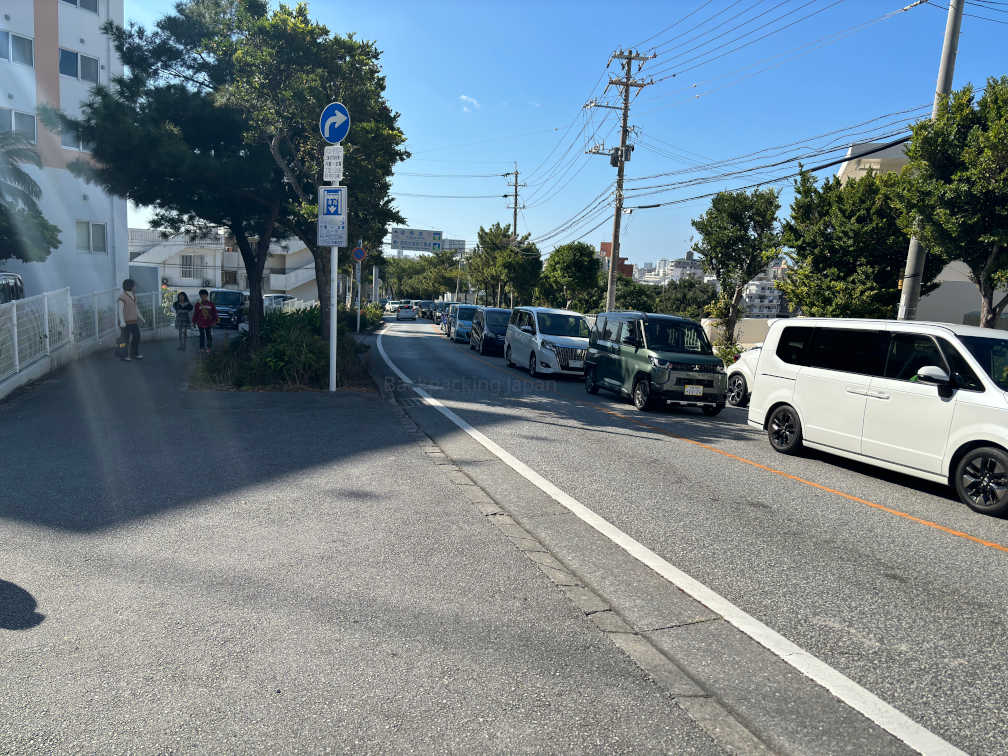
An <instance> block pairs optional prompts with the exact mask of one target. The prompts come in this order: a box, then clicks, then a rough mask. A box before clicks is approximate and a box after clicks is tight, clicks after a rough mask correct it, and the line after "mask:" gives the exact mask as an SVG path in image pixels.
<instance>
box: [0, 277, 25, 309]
mask: <svg viewBox="0 0 1008 756" xmlns="http://www.w3.org/2000/svg"><path fill="white" fill-rule="evenodd" d="M24 295H25V291H24V281H23V280H22V279H21V276H19V275H18V274H17V273H0V304H7V303H8V302H13V301H14V300H15V299H24Z"/></svg>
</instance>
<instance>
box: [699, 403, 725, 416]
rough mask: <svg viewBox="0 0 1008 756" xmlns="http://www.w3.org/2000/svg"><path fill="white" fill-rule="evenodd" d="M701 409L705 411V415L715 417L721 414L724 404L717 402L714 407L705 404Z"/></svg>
mask: <svg viewBox="0 0 1008 756" xmlns="http://www.w3.org/2000/svg"><path fill="white" fill-rule="evenodd" d="M700 409H702V410H703V413H704V414H705V415H707V417H715V416H717V415H720V414H721V410H723V409H724V405H723V404H715V405H714V406H713V407H711V406H707V405H705V406H703V407H701V408H700Z"/></svg>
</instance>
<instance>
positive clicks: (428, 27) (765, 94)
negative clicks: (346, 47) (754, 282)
mask: <svg viewBox="0 0 1008 756" xmlns="http://www.w3.org/2000/svg"><path fill="white" fill-rule="evenodd" d="M907 1H908V0H893V2H887V0H671V1H668V0H666V2H625V3H613V2H593V1H587V2H586V1H583V0H582V1H580V2H571V1H568V0H558V1H552V2H530V1H527V0H515V1H512V2H507V3H502V2H493V1H487V2H471V1H470V2H454V1H451V2H449V1H444V2H426V3H416V2H412V3H411V2H400V1H399V0H385V1H383V2H356V3H352V2H342V1H340V2H337V1H336V0H315V1H314V2H312V3H310V4H309V5H310V9H311V12H312V15H314V16H315V17H316V18H317V19H319V20H320V21H322V22H323V23H325V24H326V25H327V26H328V27H329V28H330V29H331V30H332V31H334V32H338V33H341V34H343V33H348V32H351V31H352V32H356V33H357V35H358V36H359V37H363V38H368V39H373V40H376V41H377V43H378V45H379V47H380V49H382V50H383V51H384V54H383V65H384V71H385V74H386V76H387V79H388V89H387V97H388V100H389V102H390V103H391V105H392V107H393V108H394V109H396V110H398V111H399V112H401V113H402V118H401V121H400V123H401V125H402V128H403V130H404V132H405V133H406V135H407V137H408V148H409V149H410V150H411V151H412V152H413V158H412V159H410V160H409V161H407V162H406V163H403V164H401V165H400V167H399V168H398V170H397V176H396V178H395V180H394V183H393V189H394V191H393V194H396V195H397V196H398V200H397V206H398V207H399V208H400V210H401V211H402V212H403V214H404V215H405V216H406V218H407V221H408V224H409V225H410V226H412V227H414V228H425V229H440V230H442V231H444V233H445V236H446V237H448V238H461V239H466V240H467V241H469V242H474V241H475V238H476V231H477V230H478V228H479V226H480V225H484V226H486V225H490V224H491V223H494V222H495V221H500V222H502V223H510V221H511V212H510V211H509V210H508V209H507V204H508V202H507V200H505V199H503V198H501V197H500V196H499V195H503V194H505V193H506V192H507V191H508V189H507V185H506V179H505V178H503V177H502V176H500V175H497V174H502V173H504V172H507V171H510V170H513V166H514V163H515V162H517V164H518V169H519V171H520V172H521V181H522V183H524V182H525V181H526V180H527V181H528V183H529V186H528V187H527V188H523V189H521V190H520V191H521V195H520V197H521V198H523V199H522V200H521V201H522V202H525V203H526V204H527V205H528V207H527V209H526V210H524V211H523V213H522V214H521V215H519V221H518V227H519V231H520V232H521V233H525V232H528V233H531V234H532V236H533V238H536V237H542V236H544V235H545V234H546V233H547V232H550V231H552V230H554V229H556V228H558V227H562V226H563V225H564V224H565V223H566V222H567V221H568V220H570V219H572V218H574V217H575V216H577V214H578V213H579V212H580V211H581V210H582V209H583V208H585V207H586V206H589V204H590V202H591V200H592V199H593V198H595V197H596V196H597V195H599V194H600V193H602V192H604V190H605V189H606V187H607V186H608V185H609V183H610V182H612V181H613V180H614V179H615V173H616V171H615V169H614V168H611V167H610V166H609V161H608V159H607V158H605V157H600V156H589V155H585V154H584V150H585V146H586V143H588V142H589V141H590V142H591V143H595V142H599V141H602V139H603V137H604V138H605V143H606V145H609V144H611V143H612V142H613V138H615V140H616V142H617V143H618V139H619V134H618V130H616V128H615V125H616V115H617V114H616V112H615V111H608V110H602V109H595V110H593V111H591V110H583V109H582V105H584V103H585V101H586V100H587V99H588V98H589V96H590V95H591V94H593V93H594V94H595V96H596V97H598V98H599V99H600V100H603V101H606V102H615V101H616V99H615V96H614V95H613V92H612V90H610V92H609V94H608V95H606V96H605V97H604V98H603V97H602V96H601V86H599V87H598V88H595V89H593V87H594V85H595V84H596V82H597V81H598V80H599V78H600V76H601V75H602V74H603V71H604V69H605V65H606V62H607V60H608V58H609V55H610V54H611V53H612V52H613V51H614V50H615V49H617V48H620V47H622V48H629V47H631V46H638V45H639V48H640V49H641V50H647V49H649V48H652V47H655V46H657V50H656V52H657V53H660V55H659V57H658V58H656V59H655V60H653V61H649V62H647V63H646V64H645V65H644V67H643V70H642V71H641V72H640V73H639V74H637V75H638V76H640V77H642V78H647V77H648V76H649V75H650V76H653V77H654V78H655V79H661V78H663V77H670V75H671V74H676V75H675V76H674V77H670V78H665V80H663V81H658V82H657V83H655V84H654V85H652V86H649V87H647V88H645V89H644V90H643V91H642V92H641V94H640V95H639V96H638V97H637V98H636V99H635V101H634V102H633V106H632V109H631V117H630V122H631V124H632V125H634V126H636V127H637V128H638V130H639V133H638V135H637V137H636V138H635V140H634V141H636V142H637V147H636V149H635V151H634V153H633V157H632V160H631V162H630V163H628V166H627V176H628V178H631V179H634V178H637V179H640V177H643V176H649V175H655V174H665V173H668V172H670V171H682V170H684V169H692V170H694V171H696V172H695V173H693V174H673V175H671V176H663V177H660V178H655V179H645V180H638V181H636V182H634V181H628V184H627V185H628V187H629V186H655V185H660V184H664V183H673V182H679V181H682V180H683V179H689V178H692V177H694V176H704V177H707V176H710V175H711V174H719V173H722V172H724V171H726V170H732V169H733V168H735V169H737V168H745V167H751V166H757V165H759V164H760V163H761V162H773V160H772V159H770V158H769V157H767V156H765V155H764V156H760V155H757V156H754V157H752V158H749V159H747V161H746V162H742V163H739V164H737V165H734V166H730V167H728V168H723V167H715V168H708V169H706V170H704V169H700V168H697V165H698V164H705V163H710V162H714V161H720V160H724V159H726V158H730V157H733V156H739V155H745V154H749V153H754V152H757V151H759V150H763V149H765V148H769V147H773V146H776V145H784V144H788V143H792V142H798V141H799V140H803V139H806V138H808V137H813V136H816V135H820V134H825V133H826V132H831V131H834V130H840V129H845V128H846V127H849V126H851V125H853V124H857V123H861V122H865V121H869V119H875V118H878V117H879V116H882V115H884V114H888V113H897V112H898V111H904V110H907V109H910V108H913V107H916V106H921V105H926V106H927V107H925V108H923V109H922V110H917V111H913V112H912V113H909V114H901V115H894V116H891V117H889V118H887V119H883V120H878V121H873V122H872V123H868V124H866V125H865V126H863V127H861V129H860V131H861V136H860V137H858V136H852V134H853V133H854V130H848V131H841V132H840V133H838V134H836V135H834V136H831V137H829V138H822V139H819V140H817V141H815V142H812V143H806V144H804V145H796V146H795V147H792V148H789V149H788V150H785V151H781V152H780V154H779V157H778V158H777V159H781V158H784V157H790V156H792V155H794V154H796V153H795V150H797V149H801V148H803V147H804V148H806V149H808V148H810V147H818V146H823V144H824V142H825V141H827V139H830V140H836V141H835V142H834V145H839V144H841V143H845V141H844V140H846V141H850V140H851V139H852V138H853V139H855V140H856V141H859V140H860V139H862V138H863V137H865V136H875V135H877V134H883V133H886V134H888V133H894V132H896V131H898V130H900V129H901V128H902V125H903V123H905V122H906V121H907V120H908V119H913V118H916V117H920V116H922V115H927V114H929V113H930V102H931V99H932V97H933V92H934V86H935V79H936V76H937V71H938V60H939V55H940V51H941V44H942V36H943V32H944V27H945V17H946V13H945V11H943V10H941V9H939V8H937V7H936V5H937V3H935V2H931V3H928V4H924V5H920V6H918V7H914V8H911V9H909V10H907V11H906V12H903V13H898V14H895V15H894V16H893V17H891V18H888V19H885V20H881V21H877V22H875V23H871V24H869V23H868V22H872V21H875V20H876V19H879V18H880V17H882V16H884V15H886V14H887V13H889V12H891V11H897V10H899V9H900V8H901V7H903V6H904V5H906V3H907ZM984 2H985V4H986V7H984V6H980V5H977V4H976V3H975V2H974V3H968V4H967V13H974V14H978V15H982V16H987V17H989V18H991V19H996V20H993V21H991V20H984V19H979V18H973V17H966V18H964V21H963V28H962V36H961V40H960V46H959V56H958V61H957V65H956V75H955V86H956V87H960V86H962V85H964V84H966V83H967V82H973V83H975V84H977V85H978V86H982V85H983V82H984V81H985V80H986V78H987V77H988V76H1000V75H1002V74H1008V56H1006V54H1005V46H1004V39H1006V38H1008V3H1002V4H999V3H991V2H990V0H984ZM171 7H172V3H171V2H168V1H167V0H152V1H141V0H127V2H126V16H127V18H128V19H133V20H137V21H139V22H142V23H145V24H149V23H151V22H152V21H153V20H154V19H156V18H157V17H159V16H160V15H163V14H164V13H165V12H168V11H169V10H170V9H171ZM690 14H692V15H690ZM687 16H688V17H687ZM806 16H809V17H808V18H804V17H806ZM683 17H687V18H685V19H684V18H683ZM997 21H1002V22H1005V23H998V22H997ZM677 22H678V23H677ZM787 24H793V25H791V26H789V27H787V28H784V27H785V26H786V25H787ZM865 24H867V25H866V26H862V25H865ZM761 26H762V27H763V28H759V27H761ZM733 27H738V28H735V29H734V30H733ZM859 27H860V28H859ZM768 33H772V34H770V36H767V37H766V38H765V39H761V40H758V41H755V40H756V38H758V37H760V36H761V35H764V34H768ZM716 35H723V36H721V37H719V38H715V37H716ZM648 38H651V39H648ZM645 40H647V41H646V42H645ZM733 40H734V41H733ZM642 42H643V44H639V43H642ZM750 43H751V44H750ZM743 45H745V46H744V47H740V46H743ZM733 48H740V49H736V50H734V51H733ZM764 69H768V70H764ZM611 70H613V69H611ZM698 94H699V95H700V96H699V97H698V96H697V95H698ZM351 115H352V114H351ZM589 119H590V120H589ZM568 127H570V129H569V130H568ZM305 128H317V124H305ZM589 137H593V138H592V139H590V140H589ZM774 154H776V153H774ZM835 155H836V153H829V154H827V155H826V156H825V157H819V158H816V157H811V158H810V159H808V160H807V161H806V165H815V164H816V163H817V162H824V161H825V160H828V159H830V158H832V157H834V156H835ZM792 166H793V163H792V164H789V165H782V166H780V167H776V168H768V169H766V170H765V171H764V172H760V173H758V174H756V176H755V177H753V176H752V175H748V174H747V175H742V176H732V177H725V178H723V179H722V180H720V181H717V182H712V183H704V184H703V185H700V186H694V187H688V186H687V187H682V186H680V187H657V189H656V190H649V191H661V193H658V194H653V195H651V196H647V195H646V192H645V191H638V192H636V193H635V192H628V196H629V195H634V194H640V195H642V196H641V198H640V199H637V200H628V204H648V203H652V202H661V201H670V200H677V199H685V198H689V197H692V196H694V195H697V194H702V193H707V192H711V191H717V190H720V189H729V188H734V187H739V186H742V185H745V184H749V183H753V182H755V181H759V180H763V179H766V178H775V177H778V176H781V175H784V174H787V173H790V172H791V170H792ZM833 170H835V169H833ZM411 174H426V175H411ZM459 174H462V175H459ZM477 174H479V175H482V174H494V175H490V176H488V177H474V175H477ZM662 190H664V191H662ZM400 194H401V195H402V196H399V195H400ZM409 195H450V196H451V197H429V196H425V197H419V196H409ZM457 195H493V196H492V197H490V198H485V199H470V198H465V199H463V198H456V196H457ZM524 198H527V199H524ZM709 202H710V200H709V199H698V200H694V201H690V202H686V203H684V204H679V205H671V206H667V207H662V208H657V209H649V210H636V211H635V212H634V213H633V214H631V215H629V216H624V223H623V227H624V233H623V235H622V245H623V249H622V253H623V254H624V255H625V256H627V257H629V259H630V261H631V262H634V263H641V262H646V261H649V260H655V259H657V258H660V257H673V258H674V257H681V256H682V253H683V252H684V251H685V250H686V248H687V247H688V245H689V238H690V236H691V234H692V227H691V226H690V219H691V218H693V217H696V216H698V215H699V214H701V213H702V212H703V211H704V210H705V209H706V207H707V206H708V205H709ZM789 202H790V193H789V191H788V190H787V186H785V187H784V193H783V194H782V204H783V205H784V208H785V211H786V208H787V205H788V203H789ZM605 217H606V216H605V215H604V214H603V211H602V210H601V209H599V210H598V211H597V215H596V214H590V215H589V216H588V217H587V218H585V219H584V222H582V223H579V224H575V225H573V226H572V227H571V228H570V229H567V230H564V231H562V232H560V233H559V234H557V235H555V236H552V237H550V238H549V239H544V240H543V241H542V242H541V243H540V248H541V249H543V250H544V251H546V252H548V251H549V250H551V249H552V247H553V246H554V245H555V244H558V243H563V242H565V241H570V240H572V239H574V238H576V237H578V236H580V235H582V234H584V233H586V232H589V233H587V235H586V236H585V237H584V240H585V241H588V242H590V243H592V244H596V245H597V244H598V242H599V241H601V240H604V239H609V238H610V237H611V233H612V224H611V211H610V212H609V215H608V217H609V219H610V220H609V221H608V222H605V223H603V225H601V226H600V227H599V228H598V229H596V230H594V231H591V229H592V228H593V227H594V226H595V225H596V224H597V223H599V222H601V221H603V220H604V218H605ZM130 224H131V225H146V224H145V221H144V214H143V213H142V212H140V213H131V219H130Z"/></svg>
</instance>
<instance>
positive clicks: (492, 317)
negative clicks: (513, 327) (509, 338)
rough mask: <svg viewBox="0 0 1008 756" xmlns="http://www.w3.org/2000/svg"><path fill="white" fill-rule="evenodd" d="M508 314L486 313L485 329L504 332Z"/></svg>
mask: <svg viewBox="0 0 1008 756" xmlns="http://www.w3.org/2000/svg"><path fill="white" fill-rule="evenodd" d="M510 315H511V313H509V312H488V313H487V314H486V327H487V328H488V329H489V330H504V329H505V328H507V323H508V318H509V317H510Z"/></svg>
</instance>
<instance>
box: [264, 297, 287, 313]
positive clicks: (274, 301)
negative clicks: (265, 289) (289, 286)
mask: <svg viewBox="0 0 1008 756" xmlns="http://www.w3.org/2000/svg"><path fill="white" fill-rule="evenodd" d="M292 299H294V297H293V296H291V295H290V294H266V295H264V296H263V309H264V310H266V311H267V312H268V311H270V310H279V309H282V308H283V303H284V302H289V301H290V300H292Z"/></svg>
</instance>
